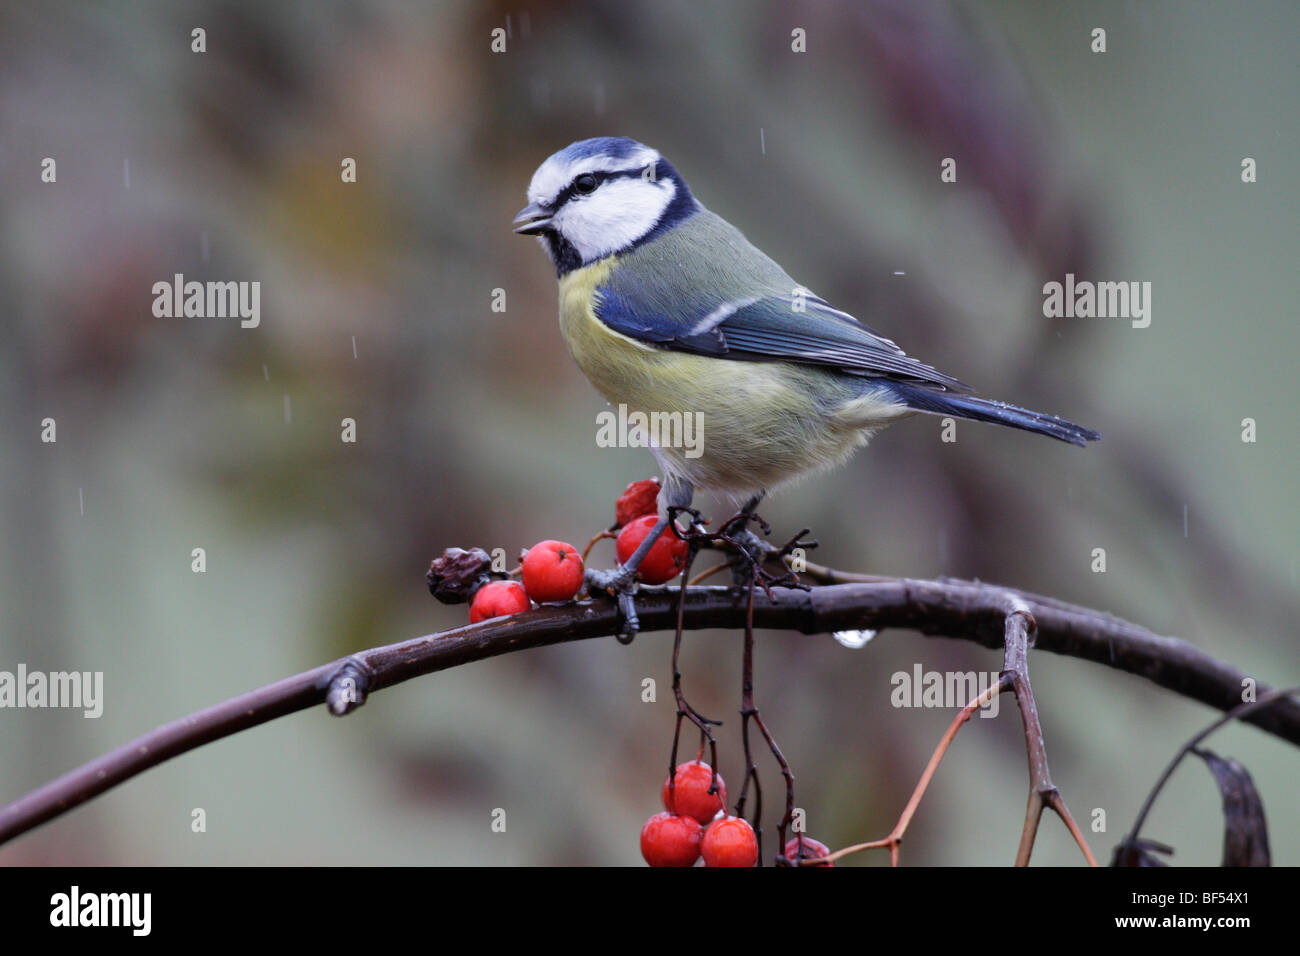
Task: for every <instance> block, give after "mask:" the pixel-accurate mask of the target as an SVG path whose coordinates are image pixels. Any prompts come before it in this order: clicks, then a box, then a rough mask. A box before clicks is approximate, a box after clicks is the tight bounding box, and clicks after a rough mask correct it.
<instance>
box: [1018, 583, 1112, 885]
mask: <svg viewBox="0 0 1300 956" xmlns="http://www.w3.org/2000/svg"><path fill="white" fill-rule="evenodd" d="M1009 600H1010V605H1011V606H1010V611H1009V613H1008V614H1007V617H1006V629H1005V635H1006V637H1005V642H1006V647H1005V649H1004V651H1003V658H1002V683H1004V684H1005V683H1007V682H1008V681H1009V682H1010V685H1011V690H1012V692H1014V693H1015V695H1016V703H1017V704H1018V705H1019V707H1020V719H1021V721H1022V722H1023V723H1024V725H1025V752H1026V754H1027V755H1028V757H1029V806H1028V807H1026V808H1025V826H1024V829H1023V830H1022V831H1021V834H1020V849H1019V850H1018V851H1017V852H1016V866H1028V865H1029V856H1030V854H1031V853H1033V851H1034V839H1035V837H1037V835H1038V821H1039V820H1040V819H1041V818H1042V816H1043V810H1044V808H1045V807H1051V808H1052V810H1053V811H1054V812H1055V813H1056V815H1057V816H1059V817H1060V818H1061V820H1062V822H1064V823H1065V825H1066V827H1067V828H1068V829H1069V831H1070V834H1071V836H1073V837H1074V840H1075V842H1076V843H1078V844H1079V848H1080V849H1081V850H1082V851H1083V855H1084V858H1085V859H1086V860H1087V861H1088V865H1089V866H1096V865H1097V859H1096V857H1094V856H1093V855H1092V850H1090V849H1089V848H1088V844H1087V841H1085V840H1084V839H1083V834H1082V833H1080V832H1079V827H1078V826H1077V825H1076V824H1075V822H1074V817H1072V816H1071V815H1070V811H1069V809H1068V808H1067V807H1066V805H1065V798H1064V797H1062V796H1061V792H1060V790H1058V789H1057V787H1056V784H1054V783H1052V774H1051V771H1050V770H1048V769H1047V746H1046V744H1045V743H1044V742H1043V725H1042V724H1041V723H1040V722H1039V720H1038V702H1037V701H1036V700H1035V699H1034V691H1033V688H1032V687H1031V686H1030V684H1029V640H1030V637H1031V636H1032V635H1033V634H1034V632H1035V630H1036V629H1037V627H1038V624H1037V622H1036V621H1035V620H1034V616H1033V612H1032V611H1030V610H1029V608H1028V606H1027V605H1025V604H1024V603H1023V602H1021V601H1020V600H1019V598H1017V597H1016V596H1015V595H1011V596H1010V598H1009Z"/></svg>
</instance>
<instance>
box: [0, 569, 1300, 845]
mask: <svg viewBox="0 0 1300 956" xmlns="http://www.w3.org/2000/svg"><path fill="white" fill-rule="evenodd" d="M1008 594H1014V595H1015V596H1016V598H1017V599H1018V600H1021V601H1023V602H1024V604H1025V606H1026V607H1027V608H1028V610H1029V611H1030V613H1032V614H1033V615H1034V618H1035V619H1036V620H1037V623H1038V635H1037V640H1036V642H1035V646H1036V648H1037V649H1039V650H1045V651H1051V652H1053V653H1057V654H1066V655H1069V656H1072V657H1078V658H1082V659H1084V660H1091V661H1095V662H1097V663H1101V664H1107V665H1108V666H1111V667H1114V668H1117V669H1119V670H1123V671H1127V672H1129V673H1132V674H1137V675H1139V676H1142V677H1146V678H1147V679H1148V680H1151V681H1153V682H1155V683H1156V684H1159V685H1160V686H1162V687H1166V688H1168V689H1170V690H1173V691H1176V692H1178V693H1180V694H1183V695H1185V696H1187V697H1190V698H1192V699H1195V700H1199V701H1201V702H1202V703H1205V704H1208V705H1209V706H1211V707H1215V708H1217V709H1219V710H1228V709H1231V708H1232V707H1234V706H1236V705H1237V704H1238V703H1240V700H1241V696H1240V695H1241V686H1242V683H1241V682H1242V680H1243V679H1244V678H1245V676H1246V675H1244V674H1242V673H1241V672H1240V671H1237V670H1236V669H1235V668H1232V667H1230V666H1228V665H1227V664H1224V663H1222V662H1220V661H1217V660H1215V659H1214V658H1212V657H1210V656H1209V655H1208V654H1205V653H1204V652H1203V651H1200V650H1198V649H1196V648H1195V647H1192V646H1191V645H1190V644H1187V643H1185V642H1183V641H1179V640H1176V639H1174V638H1168V637H1159V636H1157V635H1155V634H1152V633H1151V632H1150V631H1147V630H1145V629H1144V628H1141V627H1138V626H1137V625H1134V624H1130V623H1128V622H1126V621H1121V620H1119V619H1117V618H1113V617H1110V616H1109V615H1105V614H1101V613H1098V612H1096V611H1089V610H1087V609H1085V608H1079V607H1074V606H1072V605H1069V604H1065V603H1063V602H1060V601H1055V600H1051V599H1048V598H1040V597H1037V596H1034V595H1031V594H1024V593H1019V592H1009V591H1008V590H1007V589H1006V588H999V587H994V586H991V585H986V584H979V583H973V582H967V581H921V580H911V579H888V580H883V581H874V582H870V583H854V584H841V585H836V586H828V587H818V588H813V589H812V590H811V591H798V590H784V589H778V590H775V591H774V592H773V594H772V595H771V596H770V597H769V596H767V595H759V596H758V597H757V598H756V599H755V602H754V624H755V626H757V627H762V628H772V629H782V630H794V631H800V632H803V633H807V634H822V633H827V632H831V631H841V630H850V629H864V628H866V629H873V630H881V629H884V628H909V629H914V630H917V631H920V632H921V633H923V634H928V635H936V636H945V637H952V638H962V639H966V640H971V641H975V642H976V643H979V644H982V645H984V646H986V647H993V648H997V647H1001V646H1002V644H1003V629H1004V621H1005V618H1006V601H1007V596H1008ZM676 603H677V592H676V589H659V590H654V589H649V588H646V589H643V590H642V591H641V592H640V593H639V595H638V598H637V609H638V611H639V613H640V616H641V623H642V629H643V630H644V631H653V630H665V629H673V628H674V626H675V624H676V611H677V608H676ZM744 621H745V592H744V591H737V590H734V589H730V588H691V589H690V590H689V591H688V593H687V595H686V601H685V608H684V623H685V625H686V626H687V627H688V628H691V629H700V628H730V629H734V628H738V627H741V626H743V624H744ZM619 623H620V622H619V618H618V611H617V609H616V608H615V606H614V604H613V603H612V602H611V601H607V600H603V599H602V600H598V601H592V602H587V603H583V604H579V605H573V606H569V607H560V608H550V607H547V608H538V609H537V610H534V611H530V612H528V613H525V614H519V615H515V616H514V617H509V618H495V619H493V620H490V621H484V622H482V623H480V624H474V625H469V626H466V627H460V628H455V629H453V630H450V631H444V632H442V633H440V634H431V635H427V636H425V637H417V638H413V639H411V640H408V641H402V642H401V643H398V644H389V645H386V646H384V647H376V648H372V649H370V650H367V651H362V652H359V653H357V654H354V655H352V656H351V657H348V658H344V659H342V660H338V661H335V662H333V663H330V664H325V665H323V666H320V667H317V668H314V669H312V670H309V671H305V672H303V673H301V674H298V675H296V676H294V677H289V678H286V679H284V680H281V681H278V682H277V683H274V684H270V685H268V686H266V687H263V688H260V689H258V690H255V691H251V692H249V693H247V694H242V695H240V696H238V697H234V698H232V699H230V700H228V701H225V702H223V703H220V704H216V705H214V706H212V707H208V708H206V709H205V710H201V711H198V712H197V713H194V714H191V715H190V716H188V717H183V718H181V719H180V720H176V721H172V722H171V723H168V724H164V725H163V726H161V727H159V728H157V729H155V730H152V731H150V732H149V733H146V734H144V735H142V736H140V737H137V738H136V739H135V740H133V741H131V742H130V743H127V744H125V745H123V746H121V747H118V748H117V749H116V750H112V751H110V752H109V753H107V754H105V755H103V756H102V757H99V758H97V759H95V760H93V761H91V762H90V763H88V764H85V765H83V766H81V767H79V768H77V769H75V770H73V771H71V772H69V773H66V774H64V775H63V776H61V777H59V778H57V779H55V780H53V781H51V782H50V783H48V784H46V785H44V786H42V787H40V788H38V789H36V790H34V791H32V792H31V793H29V794H27V795H26V796H24V797H20V798H19V799H18V800H15V801H14V802H13V803H11V804H9V805H8V806H6V807H4V808H2V809H0V843H3V842H5V841H8V840H11V839H13V838H14V837H16V836H18V835H19V834H21V833H25V832H26V831H28V830H30V829H32V828H33V827H36V826H39V825H40V824H42V823H44V822H46V821H48V820H50V819H53V818H54V817H57V816H59V815H60V814H63V813H66V812H67V811H69V810H71V809H72V808H74V807H76V806H78V805H80V804H81V803H84V802H85V801H87V800H89V799H91V798H92V797H95V796H98V795H99V794H101V793H103V792H105V791H106V790H109V789H111V788H113V787H115V786H117V785H118V784H120V783H122V782H123V781H125V780H129V779H130V778H131V777H133V776H135V775H136V774H139V773H142V772H143V771H145V770H147V769H149V768H150V767H153V766H156V765H157V764H160V763H162V762H163V761H164V760H168V759H170V758H172V757H175V756H177V755H179V754H182V753H185V752H186V751H189V750H193V749H194V748H196V747H199V746H201V745H203V744H205V743H209V742H210V741H213V740H218V739H220V738H222V737H226V736H229V735H230V734H233V733H237V732H238V731H241V730H246V729H248V728H250V727H255V726H257V725H259V724H263V723H266V722H267V721H270V720H274V719H275V718H276V717H282V716H284V715H285V714H289V713H293V712H295V711H299V710H305V709H306V708H308V707H311V706H313V705H315V704H319V703H322V702H326V701H328V704H329V707H330V710H331V711H332V712H333V713H336V714H342V713H347V712H348V711H350V710H352V709H354V708H355V707H357V706H360V705H361V704H362V703H364V702H365V699H366V695H367V694H369V693H373V692H374V691H376V690H381V689H383V688H385V687H391V686H393V685H395V684H399V683H402V682H403V681H407V680H410V679H412V678H414V677H419V676H420V675H422V674H429V673H433V672H435V671H440V670H446V669H448V668H451V667H456V666H459V665H461V664H468V663H470V662H472V661H478V660H484V659H486V658H489V657H495V656H497V655H500V654H506V653H510V652H513V651H519V650H524V649H526V648H530V647H543V646H546V645H549V644H557V643H561V642H566V641H575V640H585V639H588V638H594V637H608V636H611V635H613V634H615V633H616V632H617V631H618V627H619ZM1268 690H1269V688H1268V687H1264V686H1260V687H1259V688H1258V692H1259V693H1260V694H1263V693H1267V692H1268ZM1243 720H1244V721H1246V722H1248V723H1251V724H1253V725H1255V726H1257V727H1260V728H1261V729H1263V730H1266V731H1268V732H1269V733H1272V734H1276V735H1277V736H1279V737H1281V738H1283V739H1284V740H1288V741H1290V742H1292V743H1296V744H1300V703H1298V702H1296V701H1283V702H1280V703H1278V704H1276V705H1274V706H1273V707H1269V708H1266V709H1261V710H1257V711H1254V712H1252V713H1250V714H1247V715H1245V716H1244V717H1243Z"/></svg>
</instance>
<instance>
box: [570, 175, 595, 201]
mask: <svg viewBox="0 0 1300 956" xmlns="http://www.w3.org/2000/svg"><path fill="white" fill-rule="evenodd" d="M597 184H598V181H597V179H596V177H595V176H593V175H592V174H591V173H583V174H582V175H581V176H579V177H578V178H577V179H575V180H574V181H573V188H574V189H576V190H577V191H578V192H580V193H582V194H583V195H584V196H585V195H587V194H588V193H590V192H594V191H595V189H596V186H597Z"/></svg>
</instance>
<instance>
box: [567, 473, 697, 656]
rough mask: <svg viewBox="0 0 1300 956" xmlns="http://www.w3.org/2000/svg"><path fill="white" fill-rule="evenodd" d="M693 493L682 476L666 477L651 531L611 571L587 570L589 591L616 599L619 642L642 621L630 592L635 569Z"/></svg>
mask: <svg viewBox="0 0 1300 956" xmlns="http://www.w3.org/2000/svg"><path fill="white" fill-rule="evenodd" d="M694 495H695V489H694V488H692V487H691V485H690V483H689V482H687V481H685V480H683V479H681V478H673V477H669V478H667V479H665V481H664V486H663V488H661V489H660V491H659V508H660V511H661V512H662V514H661V515H660V517H659V520H658V521H657V522H655V526H654V527H653V528H651V529H650V533H649V534H647V535H646V536H645V538H644V539H642V541H641V543H640V544H639V545H637V548H636V550H635V551H633V552H632V555H631V557H629V558H628V559H627V562H626V563H625V564H623V565H621V566H620V567H617V568H614V569H613V570H611V571H598V570H595V569H588V571H587V574H586V578H587V589H588V590H589V591H590V590H592V589H593V588H594V589H598V590H602V591H608V592H609V593H611V594H613V595H614V596H615V597H616V598H617V599H618V609H619V611H620V612H622V615H623V626H622V628H621V629H620V631H619V633H618V635H617V637H618V641H619V643H621V644H631V643H632V638H634V637H636V632H637V631H638V630H640V629H641V622H640V621H639V620H637V616H636V604H635V602H634V601H633V595H635V594H636V569H637V568H639V567H640V566H641V562H642V561H644V560H645V556H646V555H647V554H649V553H650V549H651V548H653V547H654V545H655V542H656V541H658V540H659V536H660V535H661V534H663V533H664V532H665V531H667V530H668V526H669V524H671V523H672V520H673V518H674V517H675V514H676V511H686V510H689V509H690V505H691V499H692V498H693V497H694ZM674 533H675V532H674Z"/></svg>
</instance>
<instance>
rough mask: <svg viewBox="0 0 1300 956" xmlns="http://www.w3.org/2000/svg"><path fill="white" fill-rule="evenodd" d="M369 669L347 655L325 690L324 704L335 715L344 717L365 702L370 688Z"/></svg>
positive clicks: (361, 662)
mask: <svg viewBox="0 0 1300 956" xmlns="http://www.w3.org/2000/svg"><path fill="white" fill-rule="evenodd" d="M371 676H372V674H371V670H370V668H369V667H368V666H367V665H366V663H365V662H364V661H362V660H360V659H359V658H357V657H349V658H348V659H347V660H346V661H344V662H343V666H342V667H340V668H339V669H338V672H337V673H336V674H335V675H334V676H333V677H331V678H330V686H329V690H327V691H326V692H325V706H326V707H327V708H329V712H330V713H331V714H333V715H334V716H335V717H346V716H347V715H348V714H350V713H352V711H354V710H356V709H357V708H358V707H360V706H361V705H362V704H364V703H365V702H366V693H367V691H369V689H370V680H371Z"/></svg>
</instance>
